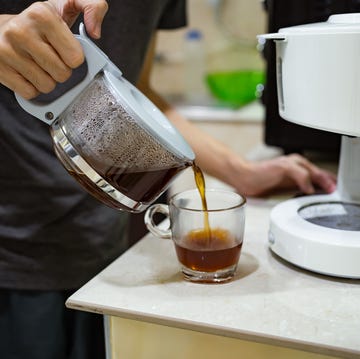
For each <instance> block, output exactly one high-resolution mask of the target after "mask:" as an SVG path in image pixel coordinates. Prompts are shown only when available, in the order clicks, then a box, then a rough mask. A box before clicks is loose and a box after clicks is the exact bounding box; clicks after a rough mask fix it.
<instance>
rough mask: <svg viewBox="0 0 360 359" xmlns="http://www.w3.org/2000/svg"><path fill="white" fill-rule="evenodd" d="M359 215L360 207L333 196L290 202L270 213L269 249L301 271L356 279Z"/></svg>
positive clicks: (359, 275)
mask: <svg viewBox="0 0 360 359" xmlns="http://www.w3.org/2000/svg"><path fill="white" fill-rule="evenodd" d="M350 212H352V213H350ZM359 215H360V204H359V203H346V202H343V201H341V199H340V198H339V195H338V194H337V193H334V194H331V195H313V196H304V197H298V198H294V199H290V200H288V201H285V202H283V203H280V204H278V205H277V206H275V207H274V209H273V210H272V212H271V216H270V229H269V237H268V240H269V246H270V249H271V251H273V252H274V253H275V254H277V255H278V256H279V257H281V258H282V259H284V260H285V261H287V262H290V263H292V264H294V265H296V266H298V267H301V268H303V269H306V270H309V271H312V272H316V273H319V274H324V275H329V276H334V277H342V278H351V279H359V278H360V261H359V258H360V228H359V226H360V223H359V220H358V219H359ZM356 219H357V220H356ZM322 220H323V221H322Z"/></svg>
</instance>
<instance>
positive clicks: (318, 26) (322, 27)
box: [279, 13, 360, 35]
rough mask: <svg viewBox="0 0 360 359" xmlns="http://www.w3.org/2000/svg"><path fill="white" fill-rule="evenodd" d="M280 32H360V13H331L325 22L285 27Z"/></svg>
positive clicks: (307, 33) (310, 33)
mask: <svg viewBox="0 0 360 359" xmlns="http://www.w3.org/2000/svg"><path fill="white" fill-rule="evenodd" d="M279 33H281V34H285V35H287V34H289V35H314V34H342V33H345V34H346V33H360V13H349V14H337V15H331V16H330V17H329V18H328V20H327V21H325V22H318V23H313V24H306V25H298V26H291V27H284V28H282V29H280V30H279Z"/></svg>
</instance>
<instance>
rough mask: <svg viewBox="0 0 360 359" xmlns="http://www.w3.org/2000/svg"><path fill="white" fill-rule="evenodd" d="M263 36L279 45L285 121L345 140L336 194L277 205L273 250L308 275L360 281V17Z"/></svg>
mask: <svg viewBox="0 0 360 359" xmlns="http://www.w3.org/2000/svg"><path fill="white" fill-rule="evenodd" d="M258 38H259V41H260V42H262V43H263V42H264V41H266V40H273V41H275V43H276V64H277V89H278V98H279V113H280V116H281V117H283V118H284V119H286V120H288V121H291V122H294V123H297V124H300V125H304V126H308V127H313V128H317V129H322V130H326V131H331V132H336V133H339V134H342V141H341V151H340V162H339V170H338V185H337V190H336V191H335V192H334V193H332V194H330V195H312V196H303V197H298V198H294V199H290V200H287V201H285V202H283V203H280V204H279V205H277V206H275V207H274V209H273V210H272V212H271V217H270V229H269V245H270V248H271V250H272V251H273V252H274V253H276V254H277V255H278V256H280V257H281V258H283V259H285V260H286V261H288V262H290V263H293V264H295V265H297V266H299V267H302V268H304V269H307V270H310V271H313V272H317V273H321V274H326V275H331V276H336V277H344V278H360V13H356V14H340V15H332V16H330V17H329V19H328V21H327V22H322V23H314V24H308V25H301V26H293V27H288V28H283V29H280V30H279V32H278V33H274V34H265V35H259V36H258Z"/></svg>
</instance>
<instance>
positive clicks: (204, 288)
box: [66, 199, 360, 358]
mask: <svg viewBox="0 0 360 359" xmlns="http://www.w3.org/2000/svg"><path fill="white" fill-rule="evenodd" d="M276 203H277V200H275V199H249V200H248V204H247V214H246V228H245V239H244V245H243V249H242V253H241V257H240V261H239V266H238V271H237V274H236V276H235V278H234V280H232V281H231V282H229V283H225V284H196V283H190V282H186V281H184V280H183V278H182V275H181V273H180V272H179V267H178V263H177V260H176V256H175V250H174V248H173V245H172V242H171V241H170V240H161V239H157V238H154V237H153V236H152V235H150V234H148V235H146V236H145V237H144V238H143V239H142V240H140V241H139V242H138V243H137V244H135V245H134V246H133V247H132V248H130V249H129V250H128V251H127V252H126V253H124V254H123V255H122V256H121V257H119V258H118V259H117V260H115V261H114V262H113V263H112V264H111V265H110V266H109V267H107V268H106V269H105V270H103V271H102V272H101V273H99V274H98V275H97V276H96V277H94V278H93V279H92V280H91V281H90V282H88V283H87V284H86V285H85V286H83V287H82V288H81V289H80V290H78V291H77V292H76V293H75V294H73V295H72V296H71V297H70V298H69V299H68V301H67V303H66V305H67V306H68V307H70V308H74V309H79V310H84V311H90V312H96V313H102V314H107V315H114V316H119V317H123V318H128V319H133V320H138V321H146V322H151V323H157V324H163V325H168V326H173V327H178V328H184V329H190V330H195V331H200V332H204V333H212V334H217V335H222V336H228V337H233V338H239V339H243V340H249V341H255V342H260V343H267V344H272V345H279V346H284V347H289V348H294V349H300V350H305V351H310V352H317V353H322V354H328V355H333V356H341V357H346V358H359V357H360V334H359V333H360V280H346V279H337V278H332V277H327V276H322V275H317V274H314V273H311V272H307V271H304V270H301V269H298V268H296V267H294V266H292V265H290V264H287V263H285V262H284V261H282V260H280V259H279V258H277V257H276V256H275V255H273V254H272V253H271V252H270V250H269V249H268V246H267V230H268V225H269V223H268V221H269V213H270V210H271V208H272V207H273V206H274V204H276Z"/></svg>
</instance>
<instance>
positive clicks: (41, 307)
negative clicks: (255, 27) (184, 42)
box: [0, 0, 335, 359]
mask: <svg viewBox="0 0 360 359" xmlns="http://www.w3.org/2000/svg"><path fill="white" fill-rule="evenodd" d="M108 7H109V11H108V13H107V15H106V16H105V13H106V12H107V9H108ZM0 14H1V15H0V83H2V84H3V86H1V87H0V165H1V170H0V185H1V193H0V288H1V289H0V308H1V312H0V335H1V341H0V355H1V357H2V358H5V359H8V358H23V357H24V358H28V359H29V358H30V359H31V358H36V359H41V358H49V359H50V358H51V359H57V358H59V359H60V358H61V359H63V358H72V359H73V358H76V359H82V358H86V359H91V358H96V359H99V358H102V357H103V355H104V350H103V341H102V339H103V338H102V335H103V331H102V327H101V319H102V318H101V317H97V316H95V315H93V314H87V313H82V312H76V311H69V310H66V309H65V308H64V302H65V299H66V298H67V297H68V296H69V295H70V294H71V293H72V292H73V291H74V290H76V289H77V288H79V287H80V286H81V285H83V284H84V283H85V282H86V281H88V280H89V279H90V278H91V277H93V276H94V275H95V274H96V273H98V272H99V271H100V270H101V269H102V268H104V267H105V266H106V265H107V264H109V263H110V262H111V261H112V260H114V259H115V258H116V257H117V256H119V255H120V254H121V253H122V251H123V250H125V249H126V247H127V240H126V235H125V233H126V223H127V215H126V213H123V212H117V211H114V210H112V209H110V208H108V207H106V206H104V205H102V204H100V203H98V202H97V201H96V200H95V199H93V198H92V197H91V196H90V195H89V194H87V193H86V192H85V191H84V190H83V189H82V188H81V187H80V186H79V185H78V183H77V182H75V181H74V180H73V179H72V178H71V176H69V175H68V173H67V172H66V171H65V170H64V169H63V168H62V166H61V164H60V163H59V161H58V160H57V159H56V157H55V156H54V153H53V150H52V143H51V138H50V135H49V133H48V131H49V129H48V126H47V125H45V124H44V123H42V122H41V121H39V120H37V119H34V118H32V117H31V116H29V115H28V114H27V113H25V112H24V111H23V110H22V109H21V108H20V107H19V106H18V104H17V102H16V100H15V98H14V95H13V91H15V92H17V93H18V94H19V95H21V96H23V97H24V98H27V99H31V98H34V97H35V96H37V95H38V94H40V93H49V92H51V91H52V90H53V89H54V88H55V86H56V83H58V82H64V81H66V80H67V79H68V78H69V77H70V76H71V74H72V70H73V69H75V68H77V67H78V66H79V65H80V64H81V63H82V62H83V60H84V57H83V53H82V49H81V46H80V44H79V43H78V41H77V40H76V38H74V37H73V35H72V33H71V31H70V30H69V27H70V26H71V25H73V24H74V22H75V21H76V20H77V17H78V15H79V14H83V18H84V19H83V21H84V23H85V26H86V30H87V33H88V34H89V35H90V36H91V37H92V38H93V39H99V37H100V35H101V38H100V39H99V40H98V45H99V47H100V48H102V49H103V50H104V52H105V53H106V54H107V55H108V56H109V57H110V59H111V60H112V61H113V62H115V63H116V65H117V66H118V67H119V68H120V69H121V70H122V72H123V74H124V76H125V77H126V78H127V79H128V80H129V81H131V82H133V83H137V82H138V83H139V87H140V88H141V89H142V90H143V91H144V92H145V93H146V94H147V95H148V96H149V97H150V98H151V99H152V100H153V101H154V102H155V103H156V104H157V105H158V106H159V107H160V108H161V109H162V110H163V111H164V112H165V114H166V115H167V116H168V117H169V119H170V120H172V121H173V122H174V124H175V125H176V126H177V127H178V129H179V130H180V131H181V132H182V134H183V135H184V137H185V138H186V139H187V140H188V142H189V143H190V144H191V145H192V147H193V149H194V151H195V153H196V157H197V163H198V165H200V167H202V169H203V170H204V171H207V172H209V173H210V174H212V175H214V176H217V177H218V178H219V179H221V180H224V181H225V182H227V183H229V184H230V185H233V186H234V187H235V188H237V189H238V190H239V191H240V192H241V193H242V194H244V195H259V194H261V193H264V192H265V191H269V190H271V189H274V188H279V187H282V186H289V185H292V186H294V185H298V186H299V187H300V188H301V189H302V190H303V191H304V192H306V193H311V192H312V191H313V190H314V188H313V185H314V184H316V185H318V186H320V187H322V188H323V189H324V190H325V191H327V192H330V191H332V190H333V189H334V186H335V184H334V179H333V177H332V176H331V175H330V174H328V173H327V172H324V171H322V170H320V169H319V168H317V167H315V166H314V165H313V164H311V163H309V162H308V161H307V160H305V159H304V158H303V157H300V156H295V157H291V156H286V157H281V158H278V159H274V160H271V161H265V162H262V163H249V162H247V161H245V160H244V159H242V158H240V157H239V156H237V155H236V154H234V153H233V152H232V151H231V150H230V149H229V148H227V147H226V146H224V145H223V144H220V143H218V142H217V141H216V140H214V139H213V138H211V137H210V136H208V135H206V134H204V133H202V132H201V131H200V130H199V129H197V128H196V127H195V126H194V125H192V124H191V123H189V122H188V121H186V120H185V119H184V118H182V117H181V116H180V115H179V114H178V113H176V111H175V110H174V109H173V108H172V107H171V106H169V105H168V104H167V103H166V102H165V101H164V100H163V99H162V98H161V97H160V96H158V95H157V94H156V93H155V92H154V91H153V90H152V89H151V88H150V86H149V82H148V76H149V68H150V66H149V64H150V60H149V59H151V56H152V55H151V54H152V50H153V48H154V46H153V45H154V35H155V31H156V30H157V29H171V28H177V27H180V26H184V25H185V23H186V17H185V15H186V14H185V1H183V0H118V1H115V0H114V1H109V2H108V4H107V3H106V2H105V1H103V0H50V1H44V2H33V1H30V0H22V1H15V2H14V1H7V0H0ZM104 16H105V18H104ZM103 19H104V21H103ZM74 31H76V32H77V31H78V29H77V27H74ZM146 53H147V54H148V56H147V59H148V61H145V57H146ZM144 64H145V66H144V68H143V65H144ZM195 138H196V141H194V139H195Z"/></svg>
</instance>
